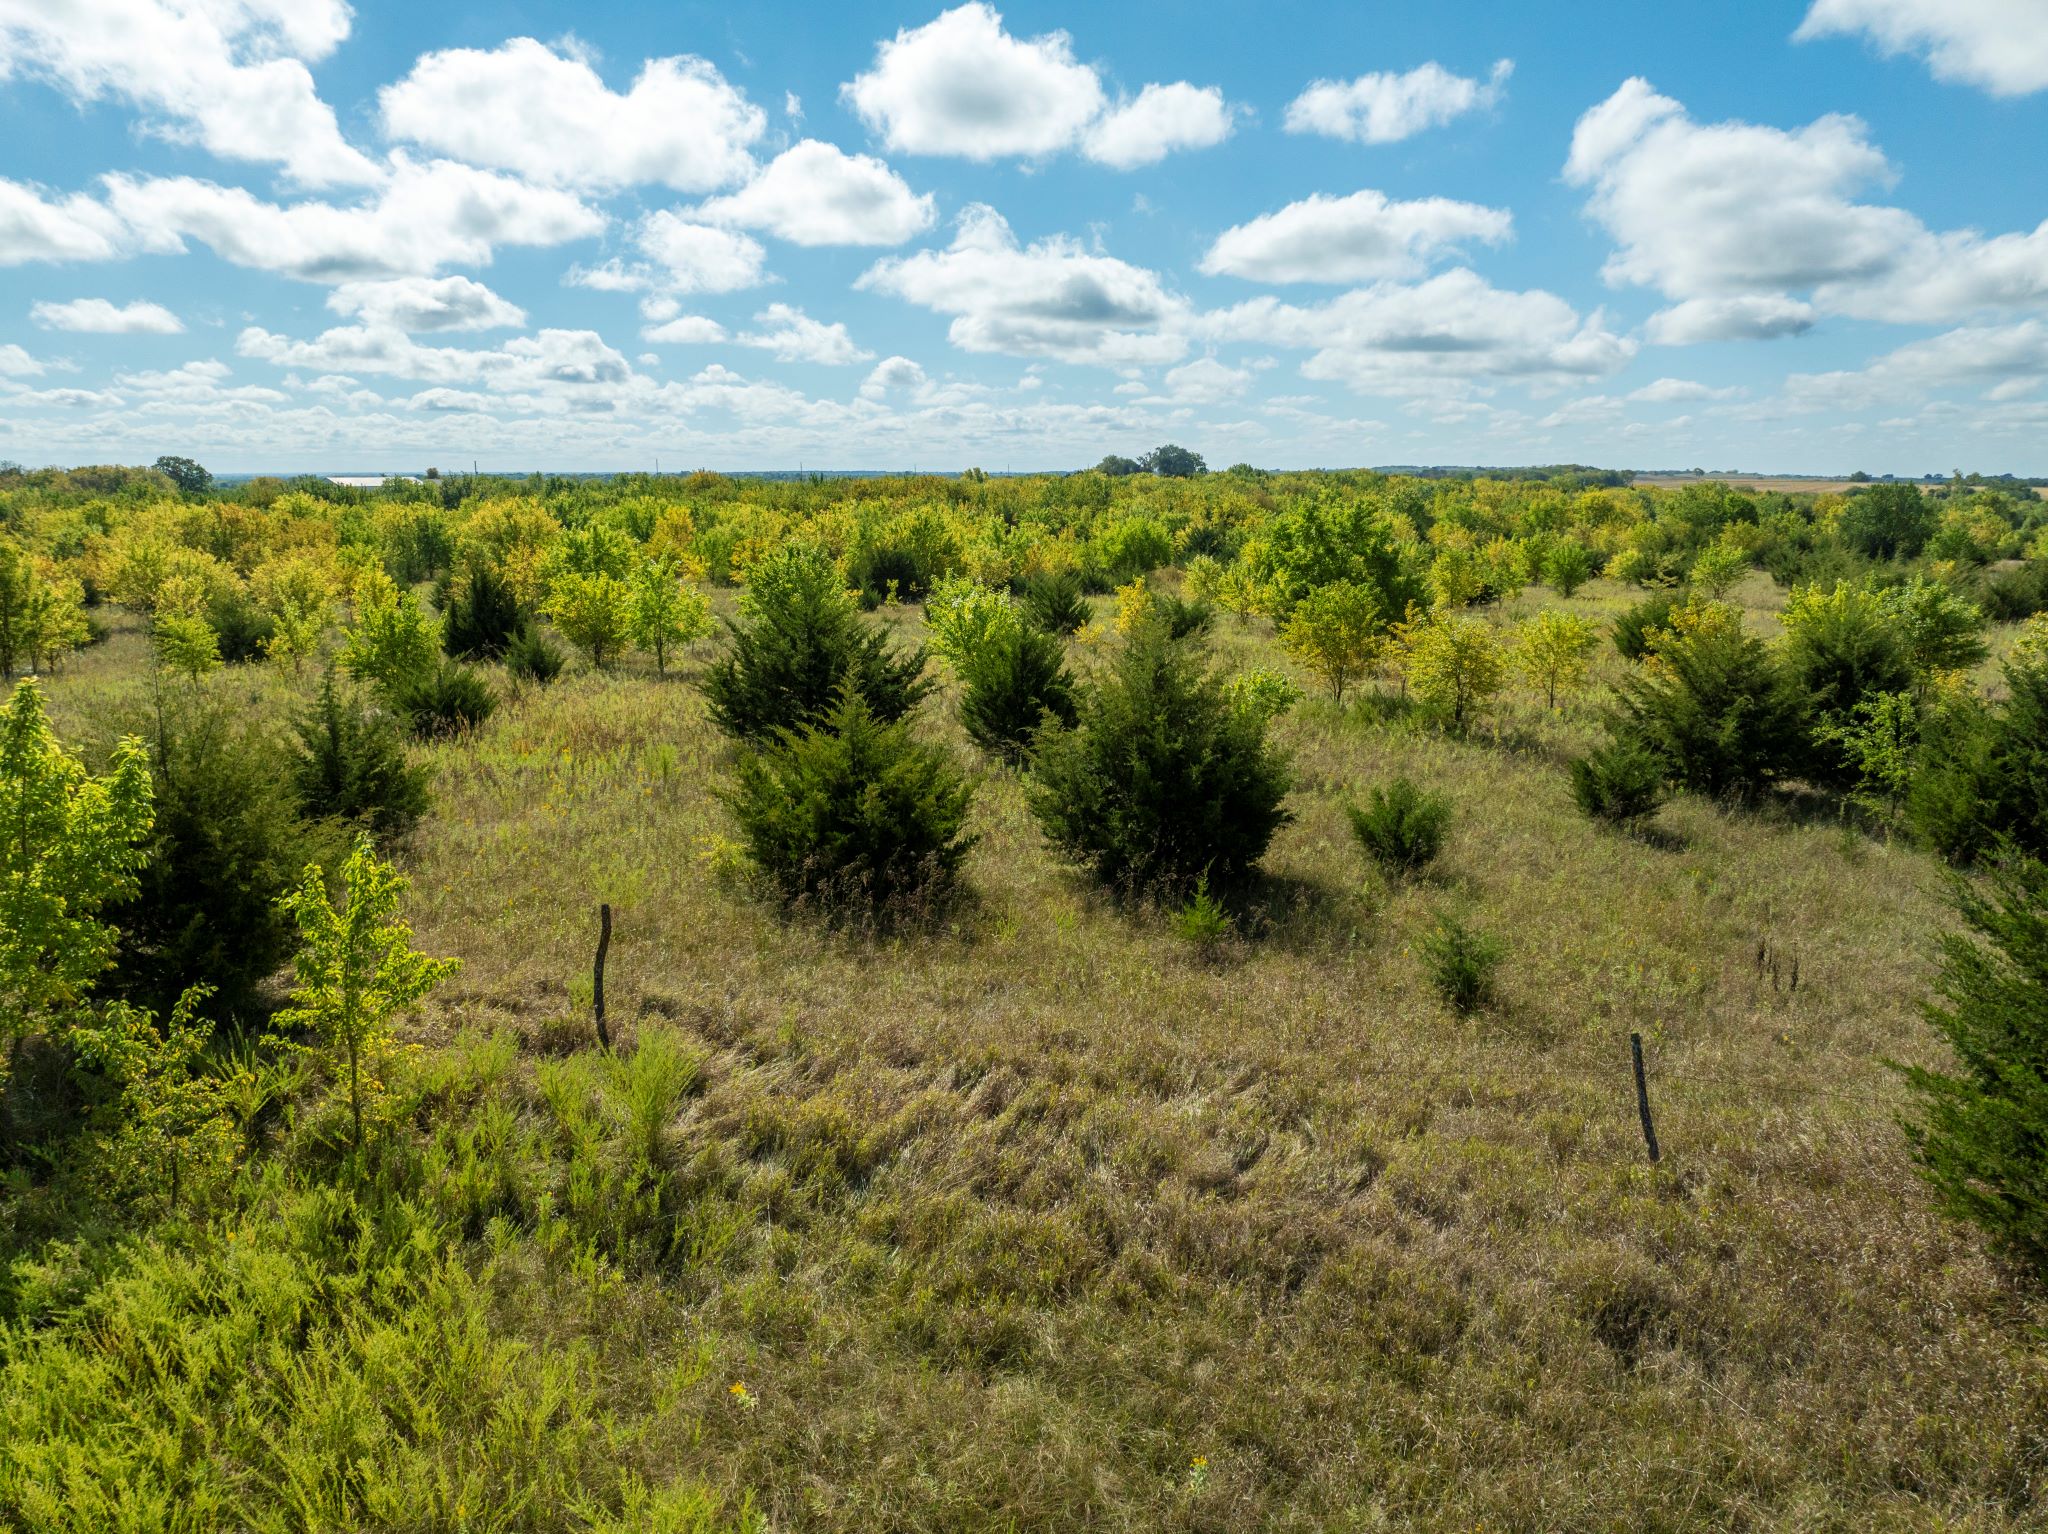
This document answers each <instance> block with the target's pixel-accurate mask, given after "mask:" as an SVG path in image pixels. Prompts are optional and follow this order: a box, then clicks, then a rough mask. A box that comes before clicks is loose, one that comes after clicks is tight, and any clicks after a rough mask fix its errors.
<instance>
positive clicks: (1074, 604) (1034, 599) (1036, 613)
mask: <svg viewBox="0 0 2048 1534" xmlns="http://www.w3.org/2000/svg"><path fill="white" fill-rule="evenodd" d="M1024 618H1025V621H1026V622H1028V623H1029V624H1031V626H1032V627H1033V628H1036V629H1038V630H1039V631H1041V632H1042V633H1047V634H1071V633H1074V632H1075V631H1076V630H1078V629H1079V628H1080V627H1081V625H1082V624H1084V623H1086V622H1087V621H1088V598H1087V596H1086V595H1085V594H1084V593H1083V592H1082V590H1081V582H1080V578H1079V577H1077V576H1075V575H1072V574H1070V573H1068V572H1066V571H1064V570H1063V571H1059V572H1058V573H1056V574H1052V575H1039V576H1034V577H1033V578H1032V579H1031V580H1030V581H1029V582H1028V583H1027V584H1026V585H1025V587H1024Z"/></svg>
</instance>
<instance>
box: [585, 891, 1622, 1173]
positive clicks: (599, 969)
mask: <svg viewBox="0 0 2048 1534" xmlns="http://www.w3.org/2000/svg"><path fill="white" fill-rule="evenodd" d="M611 946H612V908H611V907H610V906H608V905H601V906H599V907H598V908H597V963H596V964H595V965H594V966H593V967H592V972H591V977H590V1004H591V1006H592V1007H593V1008H594V1009H595V1010H596V1013H597V1042H598V1043H599V1044H600V1045H602V1046H603V1047H604V1048H606V1049H610V1048H611V1047H612V1036H611V1034H610V1033H608V1032H607V1031H606V1030H605V1026H604V951H605V950H606V949H607V948H609V947H611ZM1645 1122H1647V1120H1646V1121H1645ZM1651 1159H1652V1160H1655V1159H1656V1158H1655V1156H1654V1154H1653V1155H1652V1157H1651Z"/></svg>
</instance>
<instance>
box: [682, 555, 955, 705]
mask: <svg viewBox="0 0 2048 1534" xmlns="http://www.w3.org/2000/svg"><path fill="white" fill-rule="evenodd" d="M740 614H741V618H742V621H741V622H739V623H736V624H734V625H733V626H732V645H731V647H730V649H728V650H727V652H726V653H725V654H724V655H722V656H720V657H719V658H718V659H717V660H716V661H714V662H712V664H711V667H710V669H709V670H708V672H707V673H706V675H705V679H704V693H705V696H706V697H707V698H708V699H709V700H710V704H711V718H712V720H713V722H714V723H716V724H717V725H718V727H719V728H720V729H722V730H724V731H725V732H726V733H727V734H728V735H732V736H735V737H737V738H739V739H741V740H750V741H757V742H758V741H767V740H770V739H772V738H773V737H774V736H775V734H776V733H777V732H778V731H783V730H800V729H803V728H805V727H807V726H810V725H813V724H816V723H818V722H820V721H821V720H824V719H826V718H828V717H831V716H832V715H833V714H834V713H835V712H836V711H837V710H838V709H839V707H840V703H841V694H842V693H843V692H844V691H845V690H846V689H848V688H851V689H853V690H855V691H858V692H859V693H860V694H861V696H862V697H863V698H864V699H865V700H866V703H867V709H868V712H869V713H870V714H871V715H872V716H873V718H875V719H876V720H877V721H879V722H881V723H884V724H887V723H893V722H894V721H896V720H898V719H901V718H903V717H904V715H906V714H908V713H909V712H910V710H911V709H912V708H914V707H916V705H917V704H918V702H919V701H920V700H922V699H923V698H924V696H925V694H926V693H928V692H930V691H931V683H930V682H929V681H928V680H926V679H925V677H924V665H925V653H924V651H923V650H921V649H920V650H916V651H913V652H912V653H911V654H909V655H907V656H897V655H896V654H894V653H893V652H892V651H891V649H890V646H889V640H888V636H887V635H886V634H884V633H882V632H881V631H880V630H878V629H873V628H870V627H869V626H868V625H867V624H865V623H864V622H862V620H861V617H860V613H859V610H858V608H857V607H856V606H855V604H854V601H853V598H852V597H851V596H850V595H849V594H848V593H847V590H846V586H845V583H844V582H842V581H841V580H840V578H839V573H838V571H837V570H835V569H834V568H833V565H832V561H831V558H830V556H828V555H827V554H826V553H825V551H824V550H823V549H820V548H817V547H814V546H810V545H792V546H790V547H787V548H784V549H781V550H778V551H777V552H776V553H774V554H771V555H770V556H769V557H768V558H767V559H765V560H763V561H762V562H761V563H760V564H758V565H756V566H755V567H754V569H753V571H752V572H751V573H750V576H749V581H748V585H747V588H746V591H745V592H744V593H743V594H742V595H741V597H740Z"/></svg>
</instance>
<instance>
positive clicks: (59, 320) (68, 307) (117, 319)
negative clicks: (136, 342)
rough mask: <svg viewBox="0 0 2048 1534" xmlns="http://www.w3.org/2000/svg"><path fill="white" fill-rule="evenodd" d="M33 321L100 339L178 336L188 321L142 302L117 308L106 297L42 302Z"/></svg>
mask: <svg viewBox="0 0 2048 1534" xmlns="http://www.w3.org/2000/svg"><path fill="white" fill-rule="evenodd" d="M29 318H30V319H32V320H34V321H35V322H36V323H37V324H38V325H40V326H42V327H43V329H45V330H76V331H81V332H83V333H85V334H88V335H99V336H174V335H177V334H179V333H180V332H181V331H183V330H184V328H185V326H184V322H183V321H181V320H180V319H179V318H178V317H177V316H176V315H175V314H173V313H171V311H170V310H168V309H166V308H165V307H164V306H163V305H162V304H152V303H149V302H147V301H145V300H142V299H137V300H136V301H135V302H134V303H131V304H124V305H116V304H113V303H110V302H108V301H107V300H106V299H104V298H74V299H72V300H71V301H70V302H69V303H62V304H53V303H39V304H36V305H35V306H33V307H32V308H31V309H30V310H29Z"/></svg>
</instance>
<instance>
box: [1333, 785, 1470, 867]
mask: <svg viewBox="0 0 2048 1534" xmlns="http://www.w3.org/2000/svg"><path fill="white" fill-rule="evenodd" d="M1345 813H1346V814H1348V815H1349V816H1350V817H1351V834H1352V835H1353V836H1355V837H1357V838H1358V845H1359V846H1360V847H1362V848H1364V849H1365V853H1366V856H1368V857H1370V858H1371V859H1372V860H1373V861H1374V862H1375V863H1377V864H1378V865H1379V866H1380V867H1381V868H1383V869H1385V870H1386V871H1387V872H1388V873H1390V874H1396V875H1401V874H1413V873H1420V872H1421V871H1422V870H1423V869H1425V868H1427V867H1428V866H1429V865H1430V864H1431V863H1433V862H1435V861H1436V855H1437V854H1438V853H1439V852H1441V851H1442V850H1443V845H1444V832H1445V831H1446V830H1447V829H1448V828H1449V826H1450V823H1451V801H1450V800H1449V799H1447V798H1445V797H1444V796H1443V795H1442V794H1433V793H1426V792H1424V791H1423V790H1422V789H1420V788H1417V787H1416V786H1415V784H1414V783H1412V782H1411V781H1409V780H1408V779H1407V778H1396V779H1394V781H1393V782H1391V783H1389V784H1388V785H1387V786H1386V787H1385V788H1375V789H1374V790H1373V791H1372V793H1371V794H1370V795H1369V796H1368V797H1367V799H1366V802H1365V804H1364V805H1363V806H1359V805H1356V804H1353V805H1347V806H1345Z"/></svg>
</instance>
